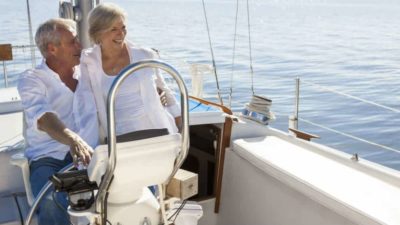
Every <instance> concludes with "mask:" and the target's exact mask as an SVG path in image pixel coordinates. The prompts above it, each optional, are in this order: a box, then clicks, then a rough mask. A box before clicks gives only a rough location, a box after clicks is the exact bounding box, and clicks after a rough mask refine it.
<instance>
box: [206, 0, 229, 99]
mask: <svg viewBox="0 0 400 225" xmlns="http://www.w3.org/2000/svg"><path fill="white" fill-rule="evenodd" d="M202 3H203V12H204V18H205V20H206V26H207V34H208V43H209V44H210V51H211V58H212V63H213V69H214V76H215V82H216V84H217V95H218V98H219V101H220V103H221V105H224V102H223V101H222V97H221V93H220V92H221V90H220V88H219V81H218V75H217V66H216V65H215V57H214V51H213V48H212V43H211V36H210V28H209V26H208V19H207V13H206V5H205V3H204V0H202Z"/></svg>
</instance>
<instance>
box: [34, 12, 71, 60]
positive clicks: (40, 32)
mask: <svg viewBox="0 0 400 225" xmlns="http://www.w3.org/2000/svg"><path fill="white" fill-rule="evenodd" d="M75 26H76V25H75V22H74V21H73V20H70V19H62V18H56V19H50V20H48V21H46V22H44V23H42V24H40V26H39V27H38V29H37V30H36V34H35V42H36V46H37V47H38V48H39V50H40V53H42V56H43V57H44V58H46V57H47V46H48V45H49V44H54V45H56V46H59V45H60V43H61V34H60V33H59V32H58V30H60V29H65V30H69V31H71V32H73V33H76V27H75Z"/></svg>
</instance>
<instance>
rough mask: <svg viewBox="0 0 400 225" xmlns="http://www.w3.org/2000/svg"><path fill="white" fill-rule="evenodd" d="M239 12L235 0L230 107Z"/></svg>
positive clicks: (230, 104)
mask: <svg viewBox="0 0 400 225" xmlns="http://www.w3.org/2000/svg"><path fill="white" fill-rule="evenodd" d="M238 12H239V0H236V16H235V33H234V34H233V51H232V71H231V85H230V92H229V108H231V107H232V94H233V89H232V88H233V72H234V67H235V52H236V31H237V21H238V14H239V13H238Z"/></svg>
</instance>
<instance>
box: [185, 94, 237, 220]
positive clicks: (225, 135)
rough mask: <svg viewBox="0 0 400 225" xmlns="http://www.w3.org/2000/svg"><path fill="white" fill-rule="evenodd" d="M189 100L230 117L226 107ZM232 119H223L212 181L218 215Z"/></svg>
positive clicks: (229, 111)
mask: <svg viewBox="0 0 400 225" xmlns="http://www.w3.org/2000/svg"><path fill="white" fill-rule="evenodd" d="M189 97H190V98H191V99H194V100H196V101H199V102H200V103H202V104H205V105H212V106H216V107H218V108H220V109H221V110H222V111H223V112H224V113H226V114H229V115H232V114H233V113H232V110H230V109H229V108H228V107H226V106H223V105H220V104H217V103H214V102H210V101H207V100H204V99H201V98H197V97H194V96H189ZM232 124H233V121H232V118H231V117H226V118H225V123H224V126H223V131H222V138H221V139H220V140H221V142H220V143H221V144H219V146H218V150H217V151H218V154H217V157H218V159H217V162H216V169H215V180H214V185H215V205H214V212H215V213H218V212H219V205H220V202H221V190H222V176H223V174H224V162H225V150H226V148H228V147H229V146H230V143H231V132H232Z"/></svg>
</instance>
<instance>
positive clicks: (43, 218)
mask: <svg viewBox="0 0 400 225" xmlns="http://www.w3.org/2000/svg"><path fill="white" fill-rule="evenodd" d="M35 41H36V44H37V46H38V48H39V49H40V52H41V54H42V55H43V58H44V60H43V62H42V63H41V64H40V65H39V66H37V67H36V68H35V69H32V70H27V71H25V72H24V73H23V74H22V75H21V77H20V80H19V83H18V91H19V94H20V96H21V99H22V105H23V107H24V112H25V119H26V125H27V127H26V140H27V143H28V147H27V149H26V152H25V155H26V156H27V158H28V159H29V163H30V174H31V176H30V182H31V186H32V192H33V194H34V195H35V196H36V195H37V194H38V193H39V191H40V190H41V188H42V187H43V186H44V184H45V183H46V182H47V181H48V180H49V177H50V176H51V175H53V174H54V173H56V172H57V171H59V170H60V169H62V168H63V167H65V166H67V165H68V164H70V163H72V162H74V163H75V165H77V164H78V162H81V163H83V164H84V165H87V164H88V163H89V161H90V158H91V154H92V151H93V149H92V147H95V146H96V145H97V143H98V121H97V112H96V106H95V102H94V97H93V94H92V92H91V89H90V85H89V82H88V81H87V80H86V79H87V77H85V74H80V68H79V61H80V54H81V45H80V43H79V41H78V39H77V36H76V31H75V24H74V22H73V21H72V20H66V19H51V20H49V21H47V22H45V23H43V24H41V25H40V26H39V28H38V30H37V32H36V36H35ZM60 204H61V205H62V206H63V207H64V208H65V209H66V207H67V200H66V196H65V195H63V194H59V193H56V195H55V196H54V195H52V194H49V195H48V196H47V198H46V199H45V200H44V201H42V203H41V204H40V206H39V211H38V213H39V224H40V225H47V224H49V225H50V224H51V225H55V224H63V225H64V224H70V222H69V217H68V214H67V212H66V210H65V209H62V208H61V207H59V206H60Z"/></svg>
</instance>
